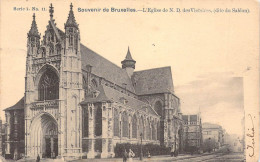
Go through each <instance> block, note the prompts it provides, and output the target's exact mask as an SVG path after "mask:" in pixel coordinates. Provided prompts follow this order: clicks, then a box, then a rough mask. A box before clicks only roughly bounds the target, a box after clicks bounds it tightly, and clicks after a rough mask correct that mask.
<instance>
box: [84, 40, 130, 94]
mask: <svg viewBox="0 0 260 162" xmlns="http://www.w3.org/2000/svg"><path fill="white" fill-rule="evenodd" d="M80 50H81V59H82V68H83V69H84V67H86V65H91V66H92V73H93V74H95V75H97V76H99V77H103V78H105V79H107V80H109V81H111V82H113V83H115V84H117V85H119V86H124V85H126V88H127V89H128V90H130V91H132V92H134V88H133V85H132V81H131V79H130V77H129V76H128V75H127V72H126V70H124V69H122V68H120V67H119V66H117V65H115V64H114V63H112V62H110V61H108V60H107V59H105V58H104V57H102V56H100V55H99V54H97V53H95V52H94V51H92V50H91V49H89V48H88V47H86V46H84V45H83V44H81V46H80Z"/></svg>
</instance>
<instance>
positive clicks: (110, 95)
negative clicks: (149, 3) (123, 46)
mask: <svg viewBox="0 0 260 162" xmlns="http://www.w3.org/2000/svg"><path fill="white" fill-rule="evenodd" d="M49 12H50V20H49V22H48V25H47V29H46V31H45V34H44V36H43V38H42V39H41V36H40V33H39V32H38V28H37V23H36V18H35V15H33V21H32V25H31V29H30V30H29V32H28V38H27V58H26V76H25V94H24V97H23V98H22V99H21V100H20V101H19V102H18V103H17V104H16V105H14V106H12V107H9V108H7V109H5V113H6V116H7V120H6V122H7V127H6V129H7V130H8V131H6V137H7V141H6V148H5V149H6V151H5V152H6V153H7V154H9V155H10V156H11V157H19V156H21V155H23V154H24V155H25V156H26V157H33V158H35V157H37V156H38V155H39V156H41V157H47V158H48V157H49V158H54V157H56V158H60V157H65V158H68V159H71V158H81V157H82V156H86V157H87V158H95V157H97V156H100V157H101V158H107V157H113V156H114V147H115V145H116V144H117V143H140V142H141V140H142V142H143V143H153V144H158V145H165V146H167V147H171V148H172V149H174V150H182V145H183V144H182V134H183V133H182V132H183V129H182V125H183V123H182V114H181V110H180V100H179V98H178V97H177V96H176V95H175V94H174V86H173V80H172V73H171V68H170V67H162V68H155V69H148V70H143V71H135V65H136V61H135V60H134V59H133V58H132V55H131V53H130V50H129V48H128V51H127V54H126V57H125V59H124V60H123V61H122V62H121V64H122V67H118V66H117V65H115V64H113V63H112V62H110V61H108V60H107V59H105V58H103V57H102V56H100V55H99V54H97V53H95V52H94V51H92V50H90V49H89V48H87V47H86V46H84V45H83V44H81V43H80V31H79V25H78V24H77V22H76V19H75V16H74V13H73V6H72V4H71V6H70V11H69V16H68V19H67V21H66V23H65V25H64V31H62V30H60V29H59V28H57V27H56V24H55V20H54V19H53V13H54V8H53V6H52V5H51V6H50V10H49ZM13 111H14V112H16V111H21V112H22V113H19V114H20V116H21V117H22V120H23V122H17V121H16V120H14V119H15V116H17V115H10V114H17V113H13ZM21 114H22V115H21ZM19 119H20V118H19ZM12 121H14V122H16V124H18V125H19V123H22V124H23V125H22V126H20V127H19V128H21V129H24V131H23V132H22V133H21V135H19V136H18V137H17V138H19V139H16V140H17V141H19V142H20V144H19V145H14V143H15V142H13V140H14V139H12V138H11V137H12V134H11V132H12V131H13V130H14V129H16V127H14V126H12V124H11V122H12ZM21 146H23V148H24V149H20V147H21ZM17 147H19V149H18V148H17Z"/></svg>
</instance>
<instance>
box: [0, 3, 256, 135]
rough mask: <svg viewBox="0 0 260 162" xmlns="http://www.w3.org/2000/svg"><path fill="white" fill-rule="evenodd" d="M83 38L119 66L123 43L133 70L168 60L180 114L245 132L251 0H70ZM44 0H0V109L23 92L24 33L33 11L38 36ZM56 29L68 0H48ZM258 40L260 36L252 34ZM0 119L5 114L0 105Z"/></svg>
mask: <svg viewBox="0 0 260 162" xmlns="http://www.w3.org/2000/svg"><path fill="white" fill-rule="evenodd" d="M72 2H73V4H74V13H75V17H76V21H77V23H79V28H80V34H81V43H83V44H84V45H86V46H87V47H89V48H90V49H92V50H94V51H95V52H97V53H99V54H100V55H102V56H103V57H105V58H107V59H108V60H110V61H111V62H113V63H115V64H116V65H118V66H121V61H122V60H123V59H124V57H125V55H126V53H127V48H128V46H129V47H130V51H131V54H132V57H133V58H134V59H135V60H136V62H137V63H136V69H135V70H136V71H138V70H144V69H150V68H157V67H163V66H171V69H172V76H173V82H174V86H175V93H176V95H177V96H178V97H179V98H180V99H181V109H182V112H183V114H189V113H197V112H199V110H200V112H201V117H202V121H203V122H212V123H218V124H220V125H222V126H223V128H224V129H226V131H227V132H228V133H231V134H233V133H235V134H242V125H241V124H238V125H234V124H233V123H241V119H242V117H243V114H244V111H243V109H244V102H243V97H244V95H243V92H244V91H243V87H244V84H243V78H244V76H245V75H246V72H247V70H248V69H253V70H254V69H257V63H256V62H257V60H258V55H256V54H255V53H256V52H257V51H258V48H257V49H256V47H258V38H256V35H258V34H257V33H258V28H259V27H258V24H257V23H256V22H258V20H259V19H258V14H257V9H256V8H257V3H256V1H237V2H236V3H234V2H233V1H222V0H211V1H207V2H205V1H203V3H202V1H175V2H172V1H160V2H159V1H142V2H139V3H136V2H135V1H124V3H121V2H119V1H112V2H106V1H72ZM49 4H50V2H49V1H41V2H40V1H30V0H28V1H18V0H13V1H7V0H3V1H1V15H3V16H1V23H0V24H1V44H0V45H1V60H0V61H1V66H0V68H1V80H0V81H1V82H0V83H1V96H0V109H1V110H3V109H4V108H7V107H9V106H12V105H13V104H15V103H16V102H17V101H18V100H19V99H20V98H22V96H23V95H24V77H25V59H26V50H27V49H26V42H27V40H26V39H27V33H28V31H29V29H30V26H31V21H32V14H33V13H34V12H33V11H14V10H13V8H14V7H29V8H31V7H38V8H39V9H40V8H42V7H45V8H46V9H47V10H46V11H35V14H36V22H37V25H38V29H39V32H40V33H41V36H43V35H44V31H45V30H46V26H47V23H48V20H49V13H48V6H49ZM53 6H54V19H55V22H56V24H57V27H58V28H60V29H62V30H64V23H65V22H66V19H67V16H68V12H69V2H63V1H53ZM79 7H81V8H101V9H103V8H104V7H106V8H110V7H115V8H127V7H130V8H137V9H142V8H147V7H151V8H154V7H157V8H169V7H174V8H175V7H179V8H190V7H195V8H207V9H212V10H214V8H218V7H219V8H223V9H225V8H240V7H243V8H247V9H250V13H218V14H213V13H178V14H177V13H142V12H137V13H111V12H109V13H103V12H100V13H86V12H84V13H82V12H77V9H78V8H79ZM256 39H257V40H256ZM0 115H1V117H2V118H4V113H3V112H2V111H1V113H0Z"/></svg>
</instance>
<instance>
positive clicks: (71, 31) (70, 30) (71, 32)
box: [69, 28, 73, 46]
mask: <svg viewBox="0 0 260 162" xmlns="http://www.w3.org/2000/svg"><path fill="white" fill-rule="evenodd" d="M72 45H73V28H69V46H72Z"/></svg>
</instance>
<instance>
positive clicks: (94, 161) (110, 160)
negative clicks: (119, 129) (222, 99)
mask: <svg viewBox="0 0 260 162" xmlns="http://www.w3.org/2000/svg"><path fill="white" fill-rule="evenodd" d="M206 155H210V154H194V155H190V154H179V155H178V156H177V157H171V156H170V155H160V156H152V157H151V158H147V157H144V158H143V160H142V162H150V161H181V160H184V159H188V158H192V157H194V158H195V157H200V156H206ZM101 161H102V162H103V161H104V162H122V161H123V159H122V158H105V159H81V160H73V161H71V162H101ZM133 161H135V162H141V160H140V159H139V157H136V158H134V159H133Z"/></svg>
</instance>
